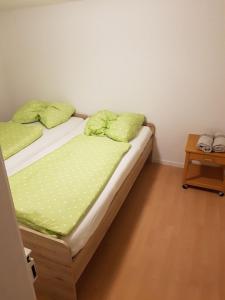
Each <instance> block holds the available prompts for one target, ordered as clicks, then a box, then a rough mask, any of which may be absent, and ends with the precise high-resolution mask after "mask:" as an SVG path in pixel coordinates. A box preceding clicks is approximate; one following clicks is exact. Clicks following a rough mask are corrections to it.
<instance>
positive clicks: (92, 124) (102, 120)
mask: <svg viewBox="0 0 225 300" xmlns="http://www.w3.org/2000/svg"><path fill="white" fill-rule="evenodd" d="M117 117H118V115H117V114H115V113H113V112H111V111H108V110H102V111H99V112H98V113H97V114H95V115H93V116H92V117H91V118H89V119H88V121H87V124H86V126H85V131H84V133H85V134H86V135H97V136H105V131H106V129H107V128H108V127H109V126H110V123H111V122H112V121H114V120H116V119H117Z"/></svg>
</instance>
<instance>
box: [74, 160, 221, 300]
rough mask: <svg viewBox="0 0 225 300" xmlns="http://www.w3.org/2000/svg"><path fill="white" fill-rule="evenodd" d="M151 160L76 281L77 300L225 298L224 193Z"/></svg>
mask: <svg viewBox="0 0 225 300" xmlns="http://www.w3.org/2000/svg"><path fill="white" fill-rule="evenodd" d="M181 177H182V169H179V168H174V167H167V166H160V165H155V164H154V165H146V166H145V168H144V170H143V172H142V173H141V176H140V177H139V179H138V181H137V183H136V184H135V186H134V187H133V189H132V191H131V193H130V195H129V197H128V198H127V200H126V202H125V204H124V206H123V207H122V209H121V211H120V213H119V215H118V217H117V218H116V220H115V221H114V223H113V225H112V226H111V229H110V230H109V232H108V234H107V235H106V237H105V239H104V240H103V242H102V244H101V246H100V248H99V249H98V251H97V252H96V255H95V256H94V258H93V259H92V261H91V262H90V264H89V265H88V267H87V269H86V271H85V272H84V274H83V276H82V277H81V279H80V280H79V283H78V300H139V299H140V300H224V299H225V198H220V197H218V196H217V194H214V193H211V192H206V191H202V190H196V189H188V190H183V189H182V188H181Z"/></svg>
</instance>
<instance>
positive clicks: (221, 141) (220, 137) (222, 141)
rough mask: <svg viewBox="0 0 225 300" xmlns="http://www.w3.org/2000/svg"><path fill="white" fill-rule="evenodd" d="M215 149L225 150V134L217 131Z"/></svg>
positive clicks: (216, 150) (217, 150)
mask: <svg viewBox="0 0 225 300" xmlns="http://www.w3.org/2000/svg"><path fill="white" fill-rule="evenodd" d="M213 151H215V152H225V134H223V133H220V132H217V133H216V134H215V138H214V142H213Z"/></svg>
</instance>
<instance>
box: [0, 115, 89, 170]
mask: <svg viewBox="0 0 225 300" xmlns="http://www.w3.org/2000/svg"><path fill="white" fill-rule="evenodd" d="M83 122H84V120H83V119H81V118H77V117H72V118H70V119H69V120H68V121H67V122H65V123H63V124H60V125H58V126H56V127H54V128H52V129H47V128H45V127H44V126H43V135H42V136H41V137H40V138H39V139H38V140H36V141H35V142H33V143H32V144H31V145H29V146H27V147H26V148H24V149H23V150H21V151H20V152H18V153H16V154H15V155H13V156H11V157H10V158H8V159H7V160H5V166H6V170H7V173H8V175H9V176H10V175H12V174H13V173H14V172H15V171H17V170H18V169H19V168H21V166H23V165H24V163H26V162H27V161H29V160H32V158H33V157H35V155H36V154H38V153H39V152H41V151H43V149H45V148H48V147H49V146H50V145H52V144H54V143H55V142H57V141H58V140H60V139H62V138H63V137H64V136H65V135H67V134H68V133H70V132H73V131H75V130H76V129H77V128H78V127H79V125H80V124H82V123H83Z"/></svg>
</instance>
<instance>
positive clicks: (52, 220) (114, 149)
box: [9, 135, 130, 237]
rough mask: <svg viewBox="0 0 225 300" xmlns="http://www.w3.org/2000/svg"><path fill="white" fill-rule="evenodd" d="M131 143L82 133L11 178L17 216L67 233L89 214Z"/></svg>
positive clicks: (42, 228)
mask: <svg viewBox="0 0 225 300" xmlns="http://www.w3.org/2000/svg"><path fill="white" fill-rule="evenodd" d="M129 148H130V144H128V143H124V142H120V143H119V142H115V141H112V140H110V139H109V138H106V137H95V136H85V135H79V136H77V137H75V138H73V139H72V140H70V141H69V142H68V143H67V144H65V145H63V146H61V147H60V148H58V149H56V150H55V151H53V152H51V153H50V154H48V155H46V156H45V157H43V158H42V159H40V160H38V161H36V162H35V163H33V164H32V165H30V166H28V167H26V168H25V169H23V170H21V171H20V172H18V173H16V174H15V175H13V176H11V177H10V178H9V181H10V186H11V191H12V195H13V199H14V204H15V208H16V215H17V218H18V221H19V222H20V223H22V224H25V225H27V226H29V227H31V228H33V229H36V230H38V231H40V232H44V233H48V234H51V235H54V236H58V237H60V236H65V235H67V234H69V233H70V232H71V230H73V229H74V228H75V227H76V226H77V225H78V224H79V223H80V221H81V220H82V219H83V218H84V216H85V215H86V213H87V212H88V210H89V209H90V208H91V206H92V205H93V203H94V202H95V201H96V199H97V198H98V196H99V194H100V193H101V192H102V190H103V189H104V187H105V185H106V184H107V182H108V180H109V179H110V177H111V176H112V174H113V172H114V171H115V169H116V167H117V165H118V164H119V162H120V160H121V159H122V157H123V156H124V154H125V153H126V152H127V151H128V150H129Z"/></svg>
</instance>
